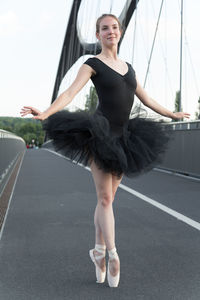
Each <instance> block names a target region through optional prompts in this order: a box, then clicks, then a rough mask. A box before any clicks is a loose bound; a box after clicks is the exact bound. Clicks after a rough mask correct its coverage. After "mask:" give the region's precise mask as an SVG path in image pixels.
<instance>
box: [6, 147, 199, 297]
mask: <svg viewBox="0 0 200 300" xmlns="http://www.w3.org/2000/svg"><path fill="white" fill-rule="evenodd" d="M123 185H125V186H127V187H129V188H130V189H131V190H133V191H138V192H140V193H141V194H142V195H143V196H147V197H148V199H149V198H150V200H155V201H156V203H160V204H162V205H164V206H163V207H167V208H170V209H172V210H173V211H175V213H180V214H181V216H183V219H178V218H176V216H172V215H170V214H169V213H168V212H167V211H164V210H162V209H159V208H157V207H155V206H154V205H152V203H150V202H146V201H144V199H142V198H141V197H136V196H135V195H133V194H132V193H130V192H127V191H125V190H123V189H121V188H120V189H119V190H118V192H117V196H116V200H115V203H114V211H115V217H116V245H117V248H118V253H119V256H120V259H121V280H120V285H119V287H118V288H116V289H115V288H109V287H108V285H107V283H105V284H100V285H99V284H96V283H95V273H94V266H93V264H92V263H91V262H90V259H89V256H88V250H89V249H90V248H93V246H94V226H93V212H94V209H95V204H96V196H95V189H94V185H93V181H92V177H91V174H90V172H89V171H88V170H86V169H85V168H83V167H81V166H77V165H74V164H72V163H71V162H69V161H67V160H66V159H64V158H62V157H59V156H57V155H55V154H53V153H50V152H48V151H47V150H28V151H26V154H25V157H24V160H23V163H22V166H21V169H20V172H19V175H18V178H17V182H16V185H15V188H14V192H13V195H12V198H11V201H10V206H9V210H8V214H7V217H6V219H5V224H4V227H3V230H2V233H1V240H0V300H64V299H67V300H71V299H72V300H79V299H80V300H100V299H102V300H105V299H109V300H110V299H111V300H112V299H117V300H118V299H119V300H125V299H127V300H128V299H131V300H199V299H200V230H199V229H198V224H199V226H200V181H195V180H191V179H188V178H183V177H178V176H174V175H172V174H165V173H162V172H158V171H151V172H150V173H148V174H146V175H143V176H140V177H138V178H135V179H128V178H124V180H123ZM143 196H142V197H143ZM143 198H144V197H143ZM184 216H186V217H188V218H189V221H190V220H191V224H187V223H185V222H184ZM192 221H195V224H196V225H197V228H195V227H193V226H192ZM189 223H190V222H189ZM199 228H200V227H199Z"/></svg>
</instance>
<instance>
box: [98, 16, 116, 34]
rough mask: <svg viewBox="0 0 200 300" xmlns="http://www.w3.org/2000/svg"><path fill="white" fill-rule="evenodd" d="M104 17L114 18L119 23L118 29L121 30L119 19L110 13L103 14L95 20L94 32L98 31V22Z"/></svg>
mask: <svg viewBox="0 0 200 300" xmlns="http://www.w3.org/2000/svg"><path fill="white" fill-rule="evenodd" d="M105 17H112V18H113V19H115V20H116V21H117V23H118V25H119V30H120V31H122V25H121V23H120V21H119V19H118V18H117V17H116V16H115V15H112V14H103V15H101V16H100V17H99V18H98V19H97V21H96V32H97V33H99V30H100V23H101V21H102V20H103V19H104V18H105Z"/></svg>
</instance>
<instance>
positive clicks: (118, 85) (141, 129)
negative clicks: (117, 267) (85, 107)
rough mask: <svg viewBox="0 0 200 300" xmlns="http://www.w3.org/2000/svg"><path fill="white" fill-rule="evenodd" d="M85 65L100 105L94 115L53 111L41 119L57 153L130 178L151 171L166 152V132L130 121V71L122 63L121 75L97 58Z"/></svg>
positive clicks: (143, 122) (132, 88)
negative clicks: (125, 69)
mask: <svg viewBox="0 0 200 300" xmlns="http://www.w3.org/2000/svg"><path fill="white" fill-rule="evenodd" d="M85 64H87V65H89V66H91V67H92V69H93V70H94V71H95V75H93V76H92V77H91V80H92V81H93V83H94V85H95V88H96V90H97V94H98V97H99V104H98V107H97V109H96V111H95V113H93V114H90V113H86V112H74V113H72V112H68V111H66V110H63V111H60V112H57V113H56V114H54V115H52V116H50V117H49V118H48V119H47V120H45V121H44V122H43V128H44V129H45V130H46V132H47V135H48V136H49V138H50V139H52V140H53V145H54V148H55V150H56V151H59V152H61V153H62V154H63V155H65V156H67V157H68V158H70V159H72V160H75V161H77V162H81V163H83V164H84V165H88V164H90V162H91V160H93V161H94V162H95V163H96V165H97V166H98V167H99V168H100V169H102V170H103V171H104V172H109V173H112V174H113V175H117V176H121V175H122V174H123V173H124V174H126V175H127V176H134V175H137V174H138V173H141V172H144V171H147V170H150V169H151V168H152V167H154V166H155V164H156V163H157V162H158V161H159V158H160V153H162V152H163V151H164V150H165V145H166V142H167V141H168V135H167V134H166V131H164V130H163V126H162V125H161V123H159V122H155V121H152V120H149V119H147V118H145V119H144V118H140V117H136V118H133V119H129V115H130V111H131V108H132V105H133V101H134V93H135V89H136V85H137V84H136V79H135V72H134V70H133V68H132V66H131V65H130V64H128V63H127V66H128V71H127V73H126V74H125V75H121V74H120V73H118V72H116V71H115V70H113V69H112V68H110V67H109V66H108V65H106V64H105V63H104V62H102V61H101V60H99V59H98V58H96V57H93V58H89V59H88V60H87V61H86V62H85Z"/></svg>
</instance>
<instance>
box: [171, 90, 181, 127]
mask: <svg viewBox="0 0 200 300" xmlns="http://www.w3.org/2000/svg"><path fill="white" fill-rule="evenodd" d="M180 102H181V93H180V91H177V92H176V98H175V110H174V112H178V111H182V106H181V105H180V104H181V103H180ZM182 120H183V119H182ZM178 121H180V120H173V121H172V122H178Z"/></svg>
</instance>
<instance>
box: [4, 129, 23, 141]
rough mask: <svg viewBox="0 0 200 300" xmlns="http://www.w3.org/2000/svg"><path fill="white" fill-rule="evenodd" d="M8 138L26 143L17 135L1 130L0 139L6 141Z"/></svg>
mask: <svg viewBox="0 0 200 300" xmlns="http://www.w3.org/2000/svg"><path fill="white" fill-rule="evenodd" d="M6 138H7V139H16V140H21V141H24V140H23V139H22V138H21V137H20V136H17V135H16V134H14V133H12V132H9V131H6V130H3V129H0V139H6Z"/></svg>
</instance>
